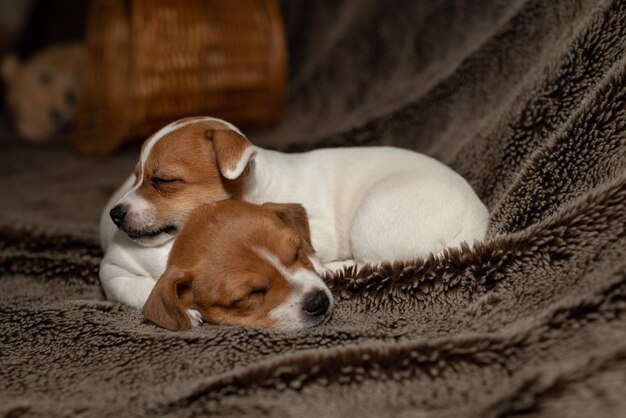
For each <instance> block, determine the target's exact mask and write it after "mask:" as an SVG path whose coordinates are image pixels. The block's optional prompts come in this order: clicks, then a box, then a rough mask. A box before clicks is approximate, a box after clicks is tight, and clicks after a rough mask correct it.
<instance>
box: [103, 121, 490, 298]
mask: <svg viewBox="0 0 626 418" xmlns="http://www.w3.org/2000/svg"><path fill="white" fill-rule="evenodd" d="M216 120H217V119H216ZM218 121H219V120H218ZM220 122H221V121H220ZM190 123H193V121H191V122H190ZM168 126H170V125H168ZM180 126H184V125H180V124H179V125H176V127H180ZM233 128H234V127H233ZM164 129H165V130H166V131H165V132H171V130H169V131H168V130H167V129H168V128H167V127H166V128H164ZM170 129H171V128H170ZM234 129H236V128H234ZM160 132H161V134H159V133H157V134H155V136H156V137H157V138H159V137H163V136H164V135H165V134H163V133H162V132H163V130H162V131H160ZM151 141H154V142H156V141H158V139H154V137H153V139H151ZM149 145H150V144H148V145H147V146H146V147H145V149H144V152H146V153H147V152H149V151H146V150H149V149H151V148H148V146H149ZM254 150H255V151H256V157H255V159H254V160H253V161H252V170H251V172H250V175H249V176H248V177H246V180H245V183H244V190H243V195H242V197H243V199H244V200H247V201H249V202H253V203H264V202H284V203H288V202H293V203H300V204H302V205H303V206H304V207H305V209H306V210H307V213H308V215H309V224H310V228H311V239H312V242H313V247H314V248H315V249H316V251H317V253H316V255H317V256H318V257H319V258H320V260H321V261H322V262H323V263H330V262H333V263H332V264H331V266H332V268H333V269H334V268H338V267H340V266H341V265H342V264H344V263H346V265H352V264H354V263H356V264H362V263H374V264H376V263H380V262H382V261H384V260H404V261H409V260H413V259H415V258H418V257H425V256H428V255H429V254H431V253H439V252H441V251H442V250H443V249H444V248H446V247H453V246H458V245H460V243H461V242H463V241H466V242H468V243H469V244H471V243H473V242H474V241H476V240H481V239H483V238H484V235H485V231H486V229H487V221H488V217H489V214H488V211H487V208H486V207H485V206H484V205H483V204H482V202H481V201H480V199H479V198H478V196H476V193H475V192H474V191H473V190H472V188H471V186H470V185H469V184H468V183H467V182H466V181H465V180H464V179H463V178H462V177H461V176H459V175H458V174H457V173H455V172H454V171H452V170H451V169H450V168H448V167H446V166H445V165H443V164H441V163H439V162H438V161H436V160H434V159H432V158H430V157H427V156H425V155H422V154H418V153H416V152H412V151H408V150H403V149H398V148H391V147H361V148H338V149H321V150H316V151H311V152H307V153H301V154H284V153H279V152H275V151H270V150H265V149H261V148H258V147H254ZM142 158H144V157H143V155H142ZM145 158H148V157H147V154H146V157H145ZM133 179H134V176H131V178H129V179H128V180H127V182H126V183H125V184H124V185H123V186H122V188H121V189H120V190H119V191H118V192H117V193H116V195H114V196H113V197H112V199H111V201H110V202H109V204H108V205H107V206H106V208H105V210H104V212H103V215H102V218H101V225H100V227H101V237H102V246H103V249H104V251H105V254H106V256H105V258H104V259H103V260H102V264H101V268H100V278H101V281H102V285H103V287H104V289H105V292H106V294H107V297H108V298H109V299H112V300H117V301H120V302H123V303H127V304H129V305H131V306H135V307H138V308H140V307H142V306H143V303H144V302H145V300H146V299H147V298H148V295H149V293H150V290H151V286H150V285H153V284H154V282H155V281H156V280H157V279H158V278H159V277H160V276H161V274H162V273H163V272H164V270H165V264H166V260H167V256H168V254H169V251H170V249H171V246H172V241H171V240H170V241H168V242H165V243H162V245H160V246H157V247H151V248H146V247H142V246H140V245H139V244H137V243H135V242H133V241H131V240H130V239H128V238H127V237H126V236H125V235H124V234H123V233H122V232H120V231H118V230H117V229H116V228H115V226H114V225H113V223H112V221H111V220H110V218H109V215H108V212H109V210H110V209H111V207H112V206H113V205H114V204H115V203H116V202H118V201H119V199H120V197H121V196H123V195H124V194H125V193H126V192H127V191H128V190H131V189H132V184H133V182H134V180H133ZM166 239H168V238H166ZM344 260H347V261H344ZM318 268H319V266H316V269H318ZM320 270H321V269H320Z"/></svg>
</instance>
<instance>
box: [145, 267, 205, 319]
mask: <svg viewBox="0 0 626 418" xmlns="http://www.w3.org/2000/svg"><path fill="white" fill-rule="evenodd" d="M192 279H193V278H192V277H191V276H189V275H187V274H186V273H185V272H183V271H181V270H179V269H177V268H175V267H171V268H168V269H167V270H166V271H165V273H163V275H162V276H161V278H160V279H159V281H158V282H157V284H156V285H155V286H154V288H153V289H152V292H151V293H150V296H148V300H147V301H146V304H145V305H144V306H143V316H144V317H145V318H146V319H147V320H149V321H151V322H154V323H155V324H156V325H158V326H160V327H163V328H166V329H169V330H170V331H183V330H188V329H190V328H191V320H190V319H189V315H187V311H186V308H188V307H191V306H192V305H193V291H192V289H191V282H192Z"/></svg>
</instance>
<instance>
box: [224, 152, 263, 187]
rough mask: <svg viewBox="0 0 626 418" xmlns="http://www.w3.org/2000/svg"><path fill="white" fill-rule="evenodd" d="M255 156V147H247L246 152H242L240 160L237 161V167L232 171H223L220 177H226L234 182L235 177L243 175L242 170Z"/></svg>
mask: <svg viewBox="0 0 626 418" xmlns="http://www.w3.org/2000/svg"><path fill="white" fill-rule="evenodd" d="M255 155H256V148H255V147H248V148H246V150H245V151H244V152H243V154H242V156H241V158H240V159H239V161H238V162H237V166H236V167H235V169H234V170H225V171H224V172H223V173H222V175H223V176H224V177H226V178H227V179H229V180H235V179H236V178H237V177H239V176H240V175H241V173H243V170H244V169H245V168H246V165H248V162H249V161H250V160H252V159H254V157H255Z"/></svg>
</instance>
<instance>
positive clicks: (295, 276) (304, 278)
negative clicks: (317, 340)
mask: <svg viewBox="0 0 626 418" xmlns="http://www.w3.org/2000/svg"><path fill="white" fill-rule="evenodd" d="M256 251H257V253H258V254H259V255H260V256H261V257H262V258H264V259H265V260H267V261H268V262H269V263H270V264H271V265H272V266H274V268H275V269H276V270H278V272H279V273H280V274H281V275H282V276H283V277H284V278H285V279H286V280H287V281H289V283H290V284H291V285H292V286H293V289H292V291H291V294H290V295H289V298H288V299H287V300H286V301H285V302H284V303H281V304H280V305H279V306H277V307H276V308H274V309H273V310H272V311H270V313H269V317H270V318H272V319H273V320H275V321H276V324H277V326H278V328H280V329H302V328H306V327H309V326H312V325H316V324H317V323H319V322H321V320H322V319H323V317H320V318H316V319H314V320H312V319H311V318H308V317H307V316H306V315H305V314H304V312H303V309H302V307H303V305H304V304H305V303H306V300H305V297H306V296H307V295H309V296H310V295H312V294H313V293H315V292H317V291H320V290H322V291H324V293H326V296H328V300H329V302H330V305H329V307H328V310H329V311H330V310H331V309H332V301H333V297H332V295H331V293H330V291H329V290H328V287H326V284H324V282H323V281H322V279H321V278H320V277H319V276H318V275H317V274H315V273H313V272H312V271H309V270H307V269H299V270H296V271H295V272H294V273H291V272H290V271H289V270H288V269H287V267H285V266H284V265H283V264H282V263H281V262H280V260H279V259H278V257H276V256H275V255H274V254H272V253H270V252H269V251H268V250H266V249H265V248H258V249H256Z"/></svg>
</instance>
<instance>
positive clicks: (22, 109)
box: [2, 45, 84, 142]
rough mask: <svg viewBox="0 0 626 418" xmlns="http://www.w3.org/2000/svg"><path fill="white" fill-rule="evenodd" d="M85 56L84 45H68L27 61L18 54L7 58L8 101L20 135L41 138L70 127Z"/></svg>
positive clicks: (4, 68)
mask: <svg viewBox="0 0 626 418" xmlns="http://www.w3.org/2000/svg"><path fill="white" fill-rule="evenodd" d="M83 58H84V57H83V48H82V47H81V46H77V45H68V46H59V47H54V48H50V49H48V50H46V51H44V52H41V53H39V54H38V55H36V56H34V57H33V58H32V59H30V60H29V61H27V62H24V63H23V62H21V61H20V60H19V58H17V56H15V55H9V56H7V57H6V58H5V59H4V60H3V62H2V77H3V79H4V81H5V83H6V85H7V96H6V102H7V106H8V108H9V110H10V112H11V114H12V116H13V120H14V124H15V127H16V128H17V131H18V133H19V134H20V136H22V137H23V138H24V139H27V140H30V141H33V142H41V141H44V140H46V139H49V138H51V137H53V136H54V135H55V134H58V133H61V132H62V131H64V130H65V129H66V128H68V127H69V125H70V124H71V122H72V121H73V120H74V116H75V112H76V105H77V102H78V100H79V96H80V92H81V80H82V68H83Z"/></svg>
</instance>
